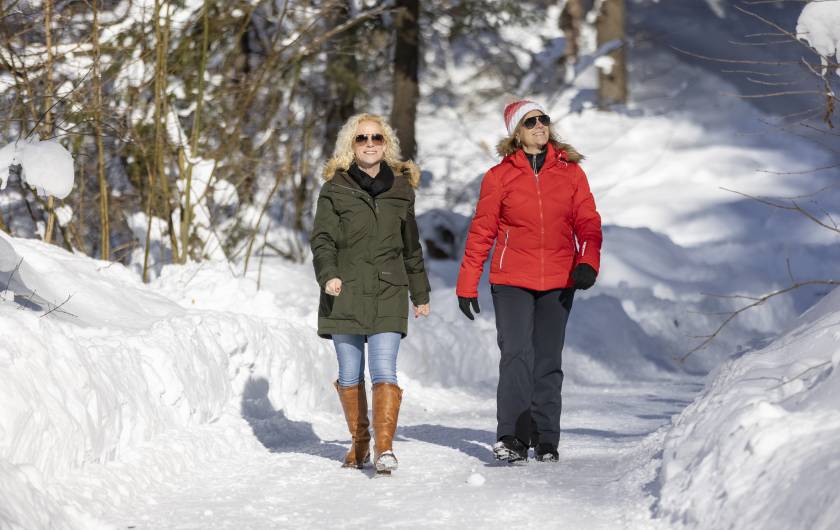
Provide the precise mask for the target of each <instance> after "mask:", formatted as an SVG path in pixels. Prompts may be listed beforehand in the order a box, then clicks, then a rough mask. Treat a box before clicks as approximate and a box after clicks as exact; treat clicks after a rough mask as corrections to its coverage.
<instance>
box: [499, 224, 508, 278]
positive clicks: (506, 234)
mask: <svg viewBox="0 0 840 530" xmlns="http://www.w3.org/2000/svg"><path fill="white" fill-rule="evenodd" d="M509 238H510V230H505V246H504V248H502V257H501V258H500V259H499V270H502V268H503V266H504V263H505V252H507V247H508V239H509Z"/></svg>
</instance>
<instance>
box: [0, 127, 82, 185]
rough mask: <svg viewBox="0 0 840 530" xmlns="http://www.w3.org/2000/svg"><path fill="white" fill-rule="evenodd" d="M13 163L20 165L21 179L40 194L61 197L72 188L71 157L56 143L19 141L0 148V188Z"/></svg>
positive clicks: (6, 180)
mask: <svg viewBox="0 0 840 530" xmlns="http://www.w3.org/2000/svg"><path fill="white" fill-rule="evenodd" d="M15 165H20V166H21V173H20V178H21V179H22V180H23V182H25V183H27V184H29V185H30V186H32V187H33V188H35V191H36V192H37V193H38V195H40V196H42V197H48V196H52V197H56V198H59V199H63V198H65V197H67V196H68V195H69V194H70V192H71V191H72V190H73V156H72V155H71V154H70V153H69V152H68V151H67V149H65V148H64V147H63V146H62V145H61V144H59V143H58V142H53V141H45V142H41V141H38V140H36V141H26V140H22V141H17V142H12V143H10V144H8V145H6V146H5V147H3V149H0V189H5V188H6V184H7V183H8V179H9V172H10V169H11V168H12V167H13V166H15Z"/></svg>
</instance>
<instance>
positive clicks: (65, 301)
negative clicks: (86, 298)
mask: <svg viewBox="0 0 840 530" xmlns="http://www.w3.org/2000/svg"><path fill="white" fill-rule="evenodd" d="M71 298H73V295H72V294H68V295H67V298H65V299H64V301H63V302H61V303H60V304H58V305H57V306H55V307H53V308H52V309H50V310H49V311H47V312H46V313H44V314H43V315H41V317H40V318H44V317H45V316H47V315H49V314H50V313H52V312H53V311H61V312H62V313H64V314H65V315H70V316H72V317H76V315H74V314H73V313H68V312H67V311H63V310H61V308H62V307H63V306H64V304H66V303H67V302H69V301H70V299H71ZM76 318H78V317H76Z"/></svg>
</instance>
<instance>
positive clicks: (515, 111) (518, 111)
mask: <svg viewBox="0 0 840 530" xmlns="http://www.w3.org/2000/svg"><path fill="white" fill-rule="evenodd" d="M532 110H538V111H540V112H542V113H543V114H548V113H547V112H546V111H545V109H544V108H543V107H542V105H540V104H539V103H534V102H533V101H529V100H527V99H520V100H519V101H514V102H513V103H511V104H510V105H508V106H507V107H505V126H506V127H507V131H508V134H509V135H510V134H513V131H514V129H516V126H517V125H519V120H521V119H522V118H523V117H524V116H525V115H526V114H528V113H529V112H531V111H532Z"/></svg>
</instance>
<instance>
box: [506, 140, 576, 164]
mask: <svg viewBox="0 0 840 530" xmlns="http://www.w3.org/2000/svg"><path fill="white" fill-rule="evenodd" d="M549 142H550V143H551V145H552V146H554V149H555V150H557V151H563V153H565V155H566V156H565V157H564V159H565V160H566V161H568V162H572V163H574V164H577V163H578V162H580V161H581V160H583V158H584V156H583V155H582V154H580V153H579V152H578V150H577V149H575V148H574V147H572V146H571V145H569V144H567V143H563V142H561V141H560V140H558V139H556V138H551V139H550V140H549ZM520 148H521V147H520V146H518V145H516V140H514V138H513V137H512V136H510V137H508V138H504V139H502V141H501V142H499V143H498V144H497V145H496V152H497V153H498V154H499V156H500V157H502V158H504V157H506V156H510V155H512V154H513V153H515V152H516V151H517V150H519V149H520Z"/></svg>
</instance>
